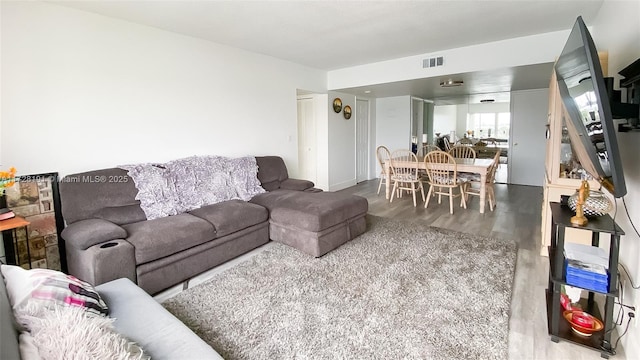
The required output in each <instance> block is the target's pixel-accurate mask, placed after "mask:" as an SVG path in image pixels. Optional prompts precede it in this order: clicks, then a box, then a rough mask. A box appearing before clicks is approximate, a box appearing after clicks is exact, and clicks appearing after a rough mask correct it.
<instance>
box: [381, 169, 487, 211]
mask: <svg viewBox="0 0 640 360" xmlns="http://www.w3.org/2000/svg"><path fill="white" fill-rule="evenodd" d="M454 161H455V167H456V170H457V171H458V172H469V173H476V174H479V175H480V213H481V214H484V206H485V202H486V195H487V174H488V172H489V168H490V167H491V164H493V159H470V158H454ZM395 164H396V166H408V167H414V166H415V164H416V163H413V162H409V161H400V162H398V161H395ZM417 165H418V169H419V170H425V171H426V170H427V169H428V166H429V165H430V164H429V163H428V162H424V161H418V163H417ZM438 165H440V166H442V165H443V164H438ZM449 165H450V167H451V171H453V167H454V165H453V164H449ZM384 167H385V169H384V173H385V174H386V175H385V176H386V179H385V180H386V181H385V191H386V192H385V196H386V198H387V199H389V196H390V192H391V172H390V171H389V167H391V162H390V161H385V163H384Z"/></svg>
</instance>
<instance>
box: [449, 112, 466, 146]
mask: <svg viewBox="0 0 640 360" xmlns="http://www.w3.org/2000/svg"><path fill="white" fill-rule="evenodd" d="M468 114H469V105H468V104H458V105H456V127H455V128H453V130H455V131H456V138H455V139H450V140H451V141H454V142H455V141H457V140H458V139H460V138H462V137H464V133H465V132H466V131H467V115H468Z"/></svg>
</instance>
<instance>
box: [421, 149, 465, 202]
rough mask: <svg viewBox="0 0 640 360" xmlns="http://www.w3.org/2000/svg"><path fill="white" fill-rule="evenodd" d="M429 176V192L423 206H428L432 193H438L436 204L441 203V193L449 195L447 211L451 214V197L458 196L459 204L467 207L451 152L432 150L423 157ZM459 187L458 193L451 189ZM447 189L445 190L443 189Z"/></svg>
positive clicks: (461, 183)
mask: <svg viewBox="0 0 640 360" xmlns="http://www.w3.org/2000/svg"><path fill="white" fill-rule="evenodd" d="M424 161H425V165H426V168H427V176H428V178H429V180H428V183H429V192H428V193H427V198H426V200H425V202H424V207H425V208H427V207H428V206H429V200H431V196H432V195H433V194H437V195H438V204H440V203H442V195H444V196H448V197H449V212H450V213H451V214H453V198H454V197H460V206H462V207H463V208H465V209H466V208H467V202H466V197H465V195H464V187H465V185H464V182H462V181H461V180H460V179H459V178H458V170H457V165H456V162H455V160H454V158H453V156H451V154H449V153H447V152H444V151H432V152H430V153H428V154H427V155H425V157H424ZM456 188H457V189H459V193H458V194H454V193H453V189H456ZM444 189H447V190H444Z"/></svg>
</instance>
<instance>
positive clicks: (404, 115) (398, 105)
mask: <svg viewBox="0 0 640 360" xmlns="http://www.w3.org/2000/svg"><path fill="white" fill-rule="evenodd" d="M375 139H376V141H375V143H376V145H375V146H376V147H378V146H380V145H384V146H386V147H387V148H388V149H389V151H393V150H397V149H410V145H411V96H394V97H388V98H379V99H377V100H376V138H375ZM380 170H381V169H380V165H376V174H378V175H379V174H380Z"/></svg>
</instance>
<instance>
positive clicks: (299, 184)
mask: <svg viewBox="0 0 640 360" xmlns="http://www.w3.org/2000/svg"><path fill="white" fill-rule="evenodd" d="M313 185H314V183H313V182H311V181H308V180H300V179H286V180H284V181H282V182H281V183H280V189H285V190H299V191H304V190H307V189H310V188H312V187H313Z"/></svg>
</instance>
